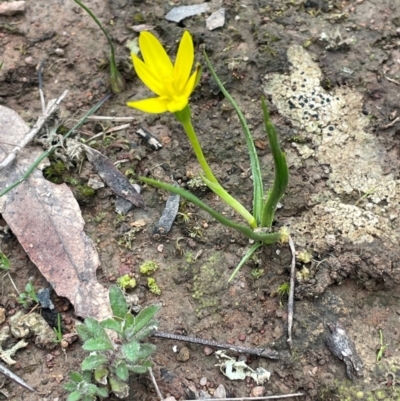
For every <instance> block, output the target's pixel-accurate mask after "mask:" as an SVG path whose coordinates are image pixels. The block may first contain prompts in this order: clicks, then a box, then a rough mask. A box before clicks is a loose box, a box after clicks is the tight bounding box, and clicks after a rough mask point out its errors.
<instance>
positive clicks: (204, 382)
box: [200, 377, 207, 386]
mask: <svg viewBox="0 0 400 401" xmlns="http://www.w3.org/2000/svg"><path fill="white" fill-rule="evenodd" d="M206 384H207V377H202V378H201V379H200V386H205V385H206Z"/></svg>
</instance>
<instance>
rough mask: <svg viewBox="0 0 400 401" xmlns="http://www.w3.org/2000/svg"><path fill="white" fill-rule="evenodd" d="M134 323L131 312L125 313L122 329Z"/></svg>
mask: <svg viewBox="0 0 400 401" xmlns="http://www.w3.org/2000/svg"><path fill="white" fill-rule="evenodd" d="M134 324H135V318H134V317H133V315H132V313H127V314H126V316H125V323H124V330H125V329H126V328H131V327H133V325H134Z"/></svg>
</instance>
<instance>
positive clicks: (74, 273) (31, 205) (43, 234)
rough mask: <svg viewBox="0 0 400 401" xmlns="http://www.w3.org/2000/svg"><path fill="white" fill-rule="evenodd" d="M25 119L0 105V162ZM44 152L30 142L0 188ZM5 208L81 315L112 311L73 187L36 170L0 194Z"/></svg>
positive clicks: (58, 288)
mask: <svg viewBox="0 0 400 401" xmlns="http://www.w3.org/2000/svg"><path fill="white" fill-rule="evenodd" d="M28 130H29V129H28V127H27V125H26V124H25V122H24V121H23V119H22V118H21V117H20V116H19V115H18V114H17V113H16V112H15V111H13V110H11V109H8V108H7V107H3V106H0V161H1V160H3V159H4V158H5V157H6V156H7V154H8V153H9V152H10V151H11V150H12V149H13V147H14V146H13V145H11V144H10V145H9V143H10V142H12V143H19V142H20V140H21V139H22V138H23V136H24V135H25V134H26V133H27V132H28ZM41 153H42V150H41V149H40V148H37V147H28V148H26V149H24V150H23V151H22V152H21V153H19V155H18V157H17V158H16V159H15V160H14V161H13V162H12V163H11V164H10V165H9V166H7V167H6V168H5V169H4V170H2V172H1V175H0V189H4V188H6V187H7V186H8V185H10V184H11V183H13V182H14V181H16V180H17V179H19V178H20V177H21V176H22V175H23V172H25V171H26V170H27V169H28V167H29V166H30V165H31V164H32V163H33V162H34V161H35V159H36V158H37V157H38V156H39V155H40V154H41ZM0 213H2V215H3V218H4V220H6V222H7V224H8V225H9V226H10V228H11V230H12V231H13V233H14V234H15V235H16V236H17V238H18V240H19V242H20V243H21V245H22V247H23V248H24V249H25V251H26V253H27V254H28V255H29V257H30V259H31V260H32V262H33V263H35V264H36V266H37V267H38V268H39V270H40V271H41V273H42V274H43V276H44V277H45V278H46V279H47V281H48V282H49V283H50V284H51V285H52V286H53V288H54V289H55V291H56V293H57V294H58V295H59V296H62V297H66V298H68V299H69V300H70V301H71V303H72V304H73V305H74V307H75V312H76V314H77V315H79V316H81V317H88V316H91V317H94V318H96V319H100V320H102V319H104V318H107V317H110V316H111V308H110V304H109V300H108V291H107V289H106V288H104V287H103V286H102V285H101V284H100V283H98V282H97V278H96V270H97V268H98V267H99V265H100V261H99V257H98V254H97V251H96V249H95V247H94V244H93V242H92V241H91V239H90V238H89V237H88V236H87V235H86V234H85V232H84V231H83V227H84V224H85V223H84V221H83V218H82V215H81V211H80V209H79V205H78V203H77V201H76V200H75V198H74V196H73V195H72V192H71V191H70V189H69V188H68V186H66V185H65V184H62V185H55V184H53V183H51V182H49V181H47V180H45V179H44V178H43V174H42V171H41V170H40V169H38V168H37V169H35V171H34V172H33V173H32V174H31V175H30V177H29V178H28V179H27V180H25V181H24V182H22V183H21V184H20V185H18V186H17V187H16V188H14V189H12V190H11V191H10V192H8V193H7V194H6V195H4V196H3V197H1V198H0Z"/></svg>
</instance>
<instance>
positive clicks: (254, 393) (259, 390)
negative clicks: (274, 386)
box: [250, 386, 265, 397]
mask: <svg viewBox="0 0 400 401" xmlns="http://www.w3.org/2000/svg"><path fill="white" fill-rule="evenodd" d="M264 392H265V387H264V386H256V387H253V388H252V390H251V393H250V397H262V396H263V395H264Z"/></svg>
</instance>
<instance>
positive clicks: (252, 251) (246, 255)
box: [228, 242, 262, 283]
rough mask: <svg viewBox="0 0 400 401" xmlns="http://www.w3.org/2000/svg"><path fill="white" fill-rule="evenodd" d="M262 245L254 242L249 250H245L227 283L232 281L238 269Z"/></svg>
mask: <svg viewBox="0 0 400 401" xmlns="http://www.w3.org/2000/svg"><path fill="white" fill-rule="evenodd" d="M261 245H262V242H256V243H255V244H253V245H252V246H251V247H250V249H248V250H247V252H246V253H245V255H244V256H243V257H242V260H241V261H240V262H239V264H238V265H237V266H236V269H235V270H234V271H233V273H232V274H231V276H230V277H229V280H228V283H229V282H231V281H232V280H233V278H234V277H235V276H236V274H237V273H238V271H239V270H240V268H241V267H242V266H243V265H244V264H245V263H246V262H247V261H248V260H249V258H250V257H251V255H253V253H254V252H255V251H256V250H257V249H258V248H259V247H260V246H261Z"/></svg>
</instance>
